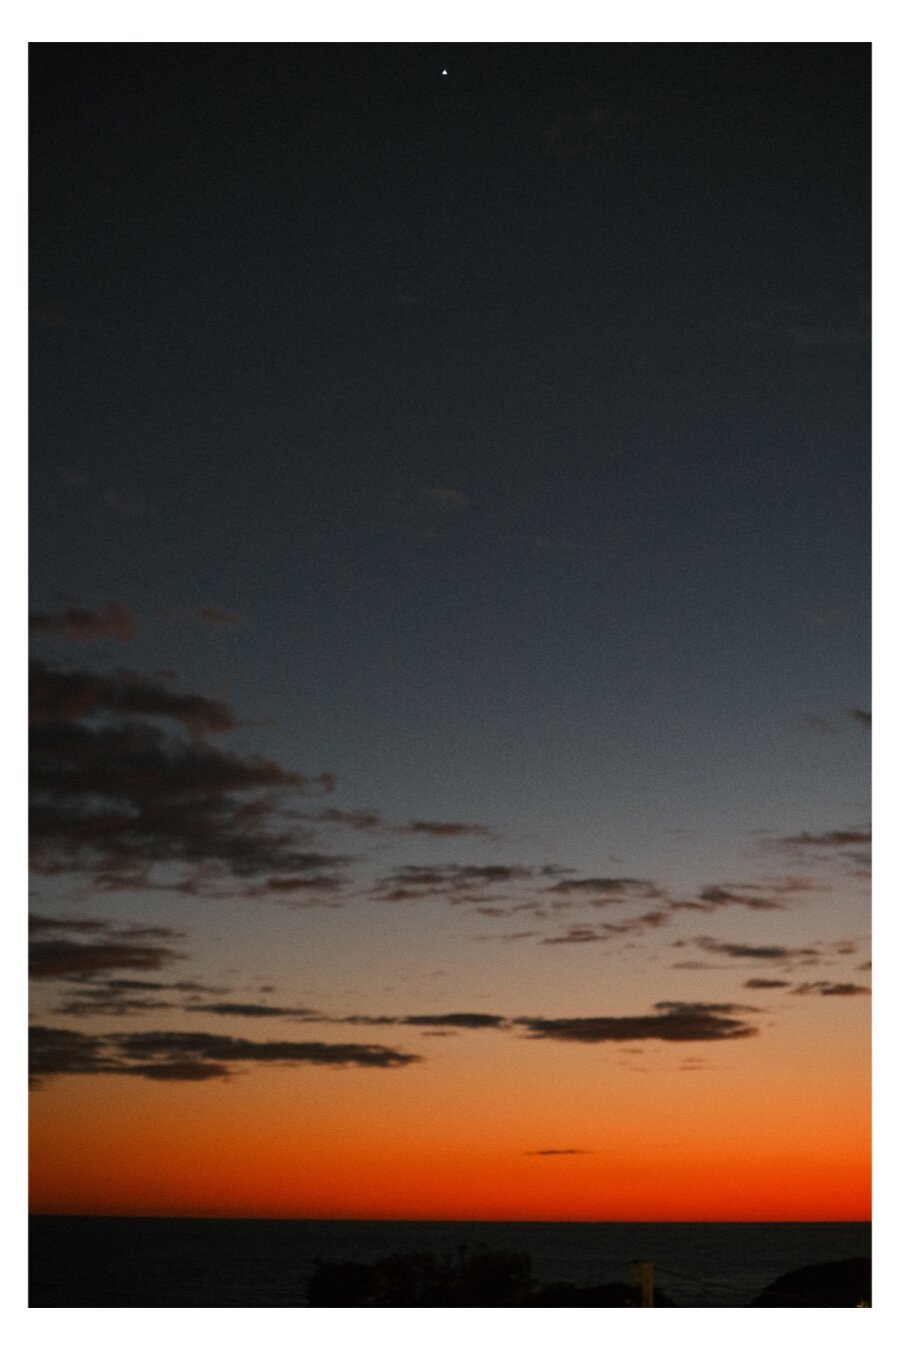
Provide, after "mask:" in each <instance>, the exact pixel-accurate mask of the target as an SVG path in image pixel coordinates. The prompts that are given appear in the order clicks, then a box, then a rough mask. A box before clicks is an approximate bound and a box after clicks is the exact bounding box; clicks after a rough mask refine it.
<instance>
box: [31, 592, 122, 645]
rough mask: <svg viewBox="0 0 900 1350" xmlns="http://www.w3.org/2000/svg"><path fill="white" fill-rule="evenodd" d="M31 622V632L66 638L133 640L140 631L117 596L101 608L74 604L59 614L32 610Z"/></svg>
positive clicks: (77, 640)
mask: <svg viewBox="0 0 900 1350" xmlns="http://www.w3.org/2000/svg"><path fill="white" fill-rule="evenodd" d="M28 622H29V627H30V629H31V632H32V633H34V634H36V635H37V636H39V637H51V638H60V639H62V640H64V641H66V642H94V641H97V640H98V639H100V638H116V639H117V640H118V641H119V642H130V641H131V640H132V639H133V638H135V637H137V633H138V626H137V621H136V620H135V617H134V615H133V614H132V612H131V610H130V609H129V608H128V607H127V605H122V604H120V603H119V602H118V601H117V600H109V601H107V603H106V604H105V605H104V606H101V607H100V608H99V609H86V608H84V607H83V606H80V605H72V606H70V607H69V608H68V609H64V610H62V611H60V613H58V614H44V613H39V612H38V613H32V614H30V615H29V617H28Z"/></svg>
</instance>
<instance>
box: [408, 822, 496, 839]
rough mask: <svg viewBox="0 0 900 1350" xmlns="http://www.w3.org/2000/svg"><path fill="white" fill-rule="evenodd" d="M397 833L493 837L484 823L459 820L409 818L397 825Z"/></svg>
mask: <svg viewBox="0 0 900 1350" xmlns="http://www.w3.org/2000/svg"><path fill="white" fill-rule="evenodd" d="M397 833H398V834H425V835H430V836H431V837H432V838H434V839H458V838H462V837H469V838H472V839H493V838H495V835H494V833H493V831H492V830H489V829H488V828H487V826H486V825H472V824H467V823H465V822H464V821H460V820H411V821H410V822H409V824H408V825H400V826H398V827H397Z"/></svg>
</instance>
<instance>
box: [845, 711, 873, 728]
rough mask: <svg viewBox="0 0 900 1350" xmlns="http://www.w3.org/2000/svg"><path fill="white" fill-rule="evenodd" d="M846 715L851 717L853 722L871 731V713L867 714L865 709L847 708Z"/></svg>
mask: <svg viewBox="0 0 900 1350" xmlns="http://www.w3.org/2000/svg"><path fill="white" fill-rule="evenodd" d="M847 714H848V716H850V717H852V718H853V720H854V721H855V722H859V724H860V725H861V726H864V727H869V728H870V729H871V726H872V714H871V712H867V711H866V710H865V708H848V709H847Z"/></svg>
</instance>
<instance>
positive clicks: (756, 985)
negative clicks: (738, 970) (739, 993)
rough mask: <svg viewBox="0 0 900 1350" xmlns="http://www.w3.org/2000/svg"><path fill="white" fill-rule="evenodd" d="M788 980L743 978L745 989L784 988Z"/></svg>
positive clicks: (788, 982)
mask: <svg viewBox="0 0 900 1350" xmlns="http://www.w3.org/2000/svg"><path fill="white" fill-rule="evenodd" d="M789 984H790V980H745V981H744V988H745V989H786V988H787V987H788V985H789Z"/></svg>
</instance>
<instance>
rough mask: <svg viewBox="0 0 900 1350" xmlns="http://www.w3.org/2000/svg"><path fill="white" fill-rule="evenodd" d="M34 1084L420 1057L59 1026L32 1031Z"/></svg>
mask: <svg viewBox="0 0 900 1350" xmlns="http://www.w3.org/2000/svg"><path fill="white" fill-rule="evenodd" d="M29 1040H30V1074H31V1081H32V1085H34V1086H39V1085H41V1084H42V1083H43V1082H45V1081H46V1079H47V1078H50V1077H53V1076H56V1075H59V1074H100V1073H105V1074H119V1075H131V1076H137V1077H141V1078H148V1079H152V1080H163V1081H171V1082H197V1081H203V1080H205V1079H211V1078H220V1079H221V1078H228V1077H230V1076H231V1074H232V1069H233V1066H235V1065H239V1066H244V1067H246V1066H252V1065H260V1064H277V1065H282V1066H289V1065H301V1064H303V1065H325V1066H331V1067H352V1068H376V1069H393V1068H402V1067H405V1066H406V1065H409V1064H415V1063H419V1062H421V1057H420V1056H419V1055H411V1054H406V1053H404V1052H402V1051H399V1050H392V1049H390V1048H389V1047H387V1046H383V1045H359V1044H328V1043H326V1042H322V1041H250V1040H245V1039H243V1038H241V1037H235V1036H216V1035H212V1034H209V1033H206V1032H192V1031H138V1032H132V1033H125V1034H121V1033H113V1034H106V1035H86V1034H84V1033H82V1032H78V1031H71V1030H63V1029H61V1028H59V1027H46V1026H35V1027H32V1028H31V1031H30V1036H29Z"/></svg>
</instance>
